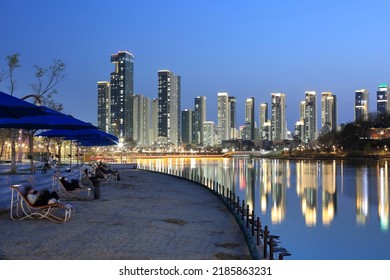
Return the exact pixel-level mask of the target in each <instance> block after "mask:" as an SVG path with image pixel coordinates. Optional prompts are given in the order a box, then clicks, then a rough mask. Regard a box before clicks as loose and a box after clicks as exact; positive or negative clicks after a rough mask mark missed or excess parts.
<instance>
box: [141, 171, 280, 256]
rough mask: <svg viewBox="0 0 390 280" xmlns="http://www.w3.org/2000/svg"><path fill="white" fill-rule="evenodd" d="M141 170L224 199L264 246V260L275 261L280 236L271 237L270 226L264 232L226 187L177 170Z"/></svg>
mask: <svg viewBox="0 0 390 280" xmlns="http://www.w3.org/2000/svg"><path fill="white" fill-rule="evenodd" d="M139 169H144V170H148V171H154V172H160V173H165V174H169V175H173V176H177V177H181V178H185V179H187V180H190V181H193V182H196V183H198V184H201V185H203V186H205V187H207V188H209V189H211V190H212V191H213V192H215V193H216V194H217V195H218V196H220V197H221V198H222V199H224V201H225V202H226V203H227V205H228V206H229V208H230V211H231V212H232V213H233V214H234V215H237V216H238V217H239V218H240V219H241V222H242V223H243V225H244V226H245V227H246V229H247V234H250V235H251V236H252V238H253V239H255V240H256V246H257V247H259V246H261V245H263V248H262V252H260V253H262V255H263V259H267V257H268V258H269V259H270V260H273V259H274V253H275V250H274V249H275V248H274V247H275V245H276V244H277V243H276V240H275V239H278V236H274V235H271V234H270V232H269V229H268V226H265V227H264V230H262V225H261V221H260V217H257V218H256V220H255V212H254V210H253V209H252V210H251V209H250V207H249V205H248V204H246V205H245V200H242V201H240V197H239V196H236V195H235V193H234V192H233V191H231V190H230V189H229V188H225V186H222V185H221V184H220V183H218V182H216V181H213V180H212V179H208V178H205V177H201V176H199V174H194V173H192V172H188V173H186V172H184V171H180V170H176V169H168V168H161V167H160V168H157V167H154V168H153V167H151V166H139ZM283 257H284V254H283V253H279V255H278V259H279V260H282V259H283Z"/></svg>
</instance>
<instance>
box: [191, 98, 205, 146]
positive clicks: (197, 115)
mask: <svg viewBox="0 0 390 280" xmlns="http://www.w3.org/2000/svg"><path fill="white" fill-rule="evenodd" d="M193 113H194V114H193V116H194V117H193V120H192V121H193V129H192V142H193V143H194V144H198V145H202V144H203V138H204V135H203V133H204V126H203V123H204V122H205V121H206V96H197V97H195V107H194V112H193Z"/></svg>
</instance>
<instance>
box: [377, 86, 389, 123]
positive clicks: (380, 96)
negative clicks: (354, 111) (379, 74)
mask: <svg viewBox="0 0 390 280" xmlns="http://www.w3.org/2000/svg"><path fill="white" fill-rule="evenodd" d="M389 99H390V94H389V86H388V85H387V84H380V85H379V87H378V91H377V92H376V105H377V111H376V112H377V115H378V116H379V115H382V116H384V115H386V114H388V113H389V112H390V110H389V109H390V102H389Z"/></svg>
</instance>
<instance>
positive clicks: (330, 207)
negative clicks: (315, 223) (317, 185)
mask: <svg viewBox="0 0 390 280" xmlns="http://www.w3.org/2000/svg"><path fill="white" fill-rule="evenodd" d="M321 175H322V180H321V185H322V223H323V224H324V225H330V224H331V222H332V220H333V218H334V217H335V215H336V210H337V186H336V177H337V165H336V161H335V160H333V161H331V162H323V163H322V166H321Z"/></svg>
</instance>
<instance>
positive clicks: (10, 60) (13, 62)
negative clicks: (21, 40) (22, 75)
mask: <svg viewBox="0 0 390 280" xmlns="http://www.w3.org/2000/svg"><path fill="white" fill-rule="evenodd" d="M19 56H20V55H19V53H14V54H11V55H7V58H6V59H7V65H8V78H9V83H10V87H9V89H10V94H11V95H13V94H14V92H15V90H16V83H15V80H14V71H15V69H16V68H19V67H21V66H20V64H19Z"/></svg>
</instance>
